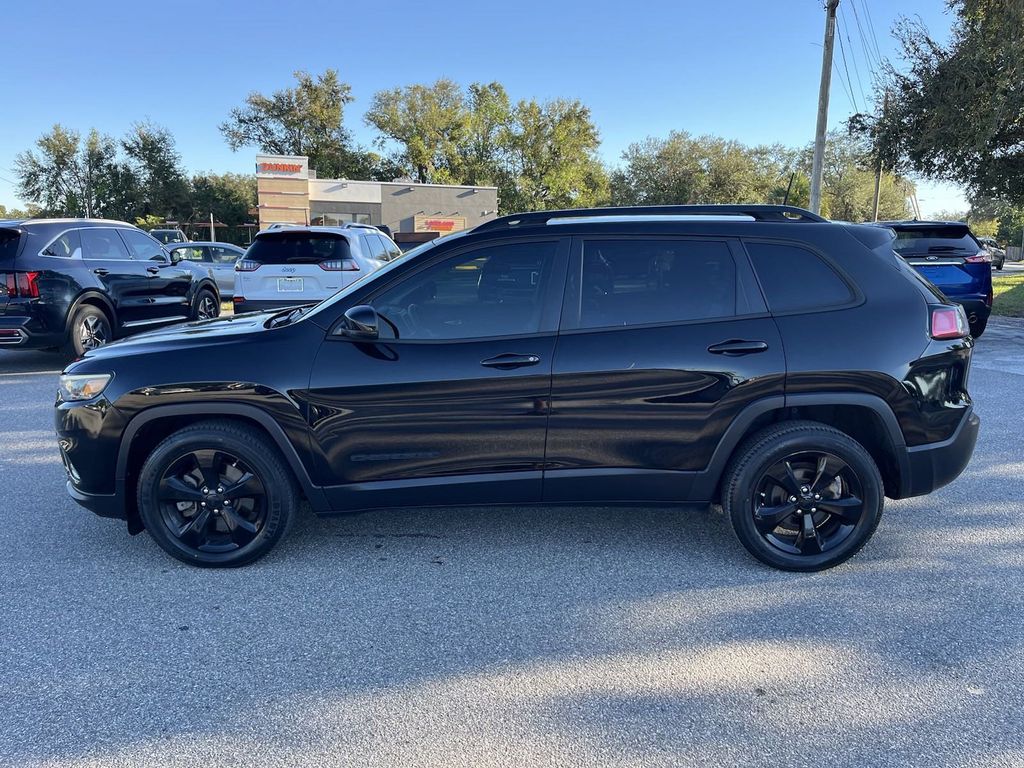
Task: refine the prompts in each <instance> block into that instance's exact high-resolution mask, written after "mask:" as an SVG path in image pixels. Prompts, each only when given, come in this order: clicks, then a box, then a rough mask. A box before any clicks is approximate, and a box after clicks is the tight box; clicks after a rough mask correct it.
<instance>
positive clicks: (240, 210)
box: [188, 173, 256, 245]
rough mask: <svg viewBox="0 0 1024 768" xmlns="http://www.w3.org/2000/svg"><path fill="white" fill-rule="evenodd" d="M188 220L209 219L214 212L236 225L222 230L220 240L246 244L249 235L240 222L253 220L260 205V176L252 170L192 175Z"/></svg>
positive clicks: (223, 222)
mask: <svg viewBox="0 0 1024 768" xmlns="http://www.w3.org/2000/svg"><path fill="white" fill-rule="evenodd" d="M190 186H191V194H190V200H189V203H190V213H189V216H188V221H191V222H200V223H201V222H206V221H209V218H210V214H211V213H212V214H213V218H214V219H215V220H216V221H219V222H221V223H222V224H227V225H228V226H229V227H232V229H227V230H219V231H218V232H217V239H218V240H227V241H229V242H234V243H236V244H239V245H241V244H244V243H245V242H247V240H248V238H247V236H246V234H247V233H245V232H244V231H243V230H242V229H240V228H237V227H238V226H239V225H240V224H245V223H246V222H249V221H253V220H254V219H255V218H256V217H255V215H250V213H249V212H250V211H251V210H252V209H253V208H255V207H256V177H255V176H252V175H249V174H238V173H224V174H215V173H207V174H201V175H198V176H193V177H192V182H191V185H190Z"/></svg>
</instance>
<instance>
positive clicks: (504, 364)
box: [480, 353, 540, 371]
mask: <svg viewBox="0 0 1024 768" xmlns="http://www.w3.org/2000/svg"><path fill="white" fill-rule="evenodd" d="M539 362H540V357H538V356H537V355H515V354H511V353H506V354H504V355H498V356H497V357H491V358H488V359H487V360H481V361H480V365H483V366H486V367H487V368H499V369H501V370H503V371H508V370H512V369H513V368H524V367H526V366H528V365H536V364H537V363H539Z"/></svg>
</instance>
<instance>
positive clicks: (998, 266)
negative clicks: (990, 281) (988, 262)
mask: <svg viewBox="0 0 1024 768" xmlns="http://www.w3.org/2000/svg"><path fill="white" fill-rule="evenodd" d="M996 271H997V272H1002V271H1003V262H1001V261H1000V262H999V263H998V264H996Z"/></svg>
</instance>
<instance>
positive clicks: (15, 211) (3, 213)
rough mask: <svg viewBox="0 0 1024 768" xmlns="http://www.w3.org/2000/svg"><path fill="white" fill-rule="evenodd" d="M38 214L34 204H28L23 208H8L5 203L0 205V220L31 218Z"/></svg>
mask: <svg viewBox="0 0 1024 768" xmlns="http://www.w3.org/2000/svg"><path fill="white" fill-rule="evenodd" d="M39 215H40V213H39V209H38V208H37V207H36V206H34V205H28V206H26V208H25V209H24V210H23V209H21V208H8V207H7V206H6V205H0V220H4V219H31V218H33V217H35V216H39Z"/></svg>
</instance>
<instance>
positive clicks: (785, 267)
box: [744, 241, 854, 313]
mask: <svg viewBox="0 0 1024 768" xmlns="http://www.w3.org/2000/svg"><path fill="white" fill-rule="evenodd" d="M744 245H745V246H746V248H747V253H749V254H750V261H751V263H752V264H753V265H754V271H755V272H756V273H757V278H758V280H759V281H760V282H761V290H762V291H764V298H765V301H767V302H768V308H769V309H770V310H771V311H772V312H774V313H781V312H801V311H808V310H816V309H832V308H833V307H839V306H842V305H844V304H849V303H850V302H851V301H853V299H854V295H853V291H851V290H850V287H849V286H848V285H847V284H846V281H845V280H843V278H841V277H840V276H839V275H838V274H837V273H836V271H835V270H834V269H833V268H832V267H831V266H830V265H829V264H828V263H827V262H825V261H824V260H823V259H822V258H821V257H820V256H818V254H816V253H814V252H813V251H810V250H808V249H806V248H801V247H800V246H798V245H791V244H789V243H759V242H749V241H748V242H745V243H744Z"/></svg>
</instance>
